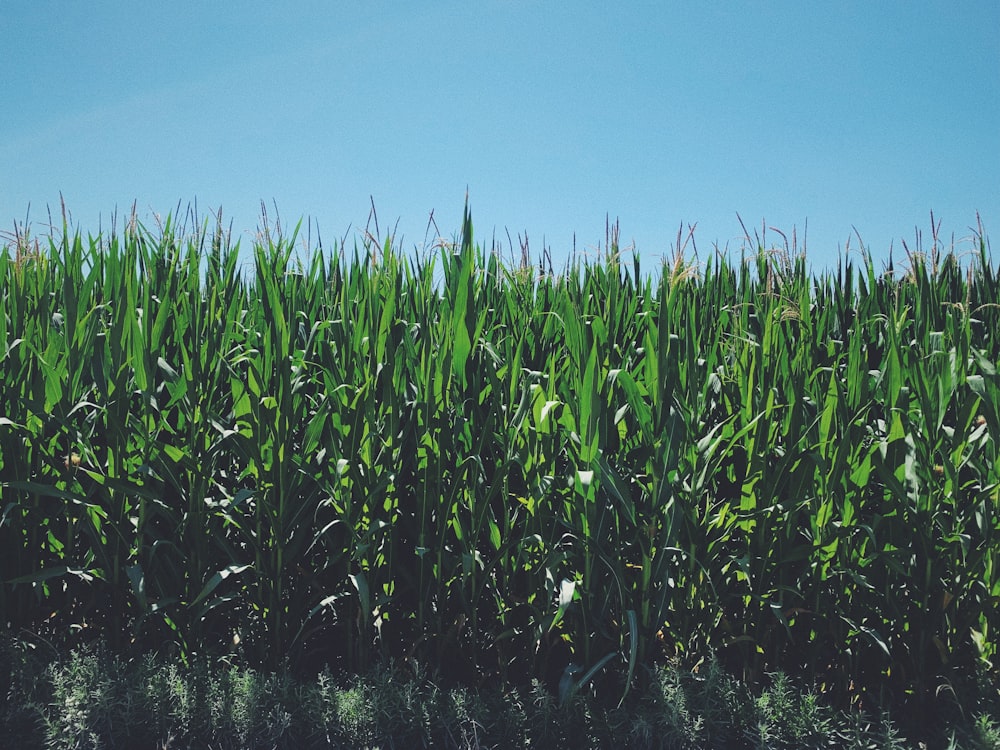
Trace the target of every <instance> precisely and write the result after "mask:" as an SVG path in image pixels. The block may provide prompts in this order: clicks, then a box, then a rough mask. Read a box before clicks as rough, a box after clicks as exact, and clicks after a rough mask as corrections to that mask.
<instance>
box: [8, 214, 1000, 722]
mask: <svg viewBox="0 0 1000 750" xmlns="http://www.w3.org/2000/svg"><path fill="white" fill-rule="evenodd" d="M64 230H65V228H64ZM295 246H296V235H295V234H293V235H292V237H290V238H288V239H286V238H282V237H280V236H277V237H276V236H273V235H272V234H271V233H270V232H265V233H264V234H263V236H261V237H260V238H259V239H258V241H257V242H256V243H254V245H253V247H252V248H251V249H250V252H249V255H248V256H247V257H249V258H251V259H252V270H250V271H248V272H247V273H245V274H242V273H241V271H240V266H239V259H240V257H241V255H240V251H239V248H238V247H236V246H234V245H231V244H230V243H229V241H228V238H227V237H226V235H225V233H224V232H223V231H222V229H221V227H216V228H215V229H214V231H211V232H210V231H209V230H208V227H207V225H206V226H203V227H202V228H201V229H198V230H196V231H194V232H189V233H186V234H185V233H183V232H180V231H178V229H177V227H176V226H175V225H174V224H173V223H172V222H171V221H168V222H167V223H166V224H165V225H164V226H163V227H162V228H161V229H160V230H159V231H158V232H157V233H155V234H154V233H152V232H150V231H147V230H146V229H144V228H143V227H141V226H139V225H137V224H136V223H134V222H130V223H129V225H128V226H127V227H126V229H125V230H124V232H123V233H122V234H121V235H115V236H110V237H104V236H98V237H89V238H87V240H84V239H83V238H82V237H81V236H80V235H79V234H77V235H71V234H69V233H68V232H67V231H64V232H63V234H62V235H53V236H52V237H50V238H49V240H48V244H47V246H46V247H44V248H43V247H42V246H41V245H35V246H33V249H32V248H30V247H29V248H27V249H26V247H25V246H22V243H20V241H19V242H18V243H17V244H16V245H14V246H11V247H5V248H4V250H3V252H0V278H2V280H3V283H2V285H0V361H2V366H3V378H2V380H0V508H2V515H0V571H2V574H0V578H2V583H0V619H2V622H3V623H4V625H5V627H7V628H8V629H9V630H11V631H12V632H28V633H33V634H35V635H36V636H38V637H44V638H49V639H54V640H56V641H58V642H65V641H69V642H73V643H77V642H89V641H101V642H106V643H108V644H109V645H110V646H111V648H112V650H113V652H115V653H125V654H129V653H133V654H138V653H145V652H149V651H151V650H155V651H158V652H162V653H164V654H166V655H177V656H179V657H180V658H181V659H182V660H183V661H185V662H186V663H188V664H191V665H195V664H197V663H198V659H199V658H202V657H204V656H206V655H220V654H229V655H230V656H231V657H232V658H233V659H234V660H235V662H234V663H236V662H238V663H241V664H250V665H253V666H255V667H257V668H261V669H263V670H264V672H263V673H266V674H271V673H275V672H276V671H277V670H278V668H279V667H281V666H283V665H290V666H291V667H293V668H294V669H296V670H298V671H300V672H301V673H315V672H317V671H319V670H320V669H321V668H322V667H323V666H324V665H326V666H329V667H331V668H333V669H335V670H340V669H346V670H348V671H351V672H355V673H364V672H366V671H367V670H369V669H370V668H372V667H373V666H374V665H376V664H379V663H385V662H386V661H388V660H396V661H399V662H404V661H405V662H406V663H413V664H416V665H418V666H419V668H420V669H426V670H429V672H430V673H431V674H433V675H437V676H440V677H441V678H442V679H443V680H445V682H446V683H447V684H452V683H454V684H466V685H475V684H483V683H486V682H488V681H497V682H499V683H500V684H502V685H507V686H528V685H531V684H532V681H533V680H534V681H536V682H537V684H539V685H542V686H544V690H545V692H546V694H547V695H550V696H552V697H553V698H554V699H555V700H556V703H557V704H560V705H562V706H564V707H565V708H566V709H567V710H571V708H572V706H573V705H574V701H575V700H576V698H577V697H579V696H581V695H585V696H588V697H590V698H595V699H597V700H598V701H599V702H600V705H603V706H605V707H606V709H607V710H609V711H611V710H613V709H614V708H615V707H616V706H618V705H624V702H625V701H626V700H627V698H628V696H629V693H630V691H631V690H633V689H636V688H638V687H648V685H649V681H650V679H651V678H650V675H651V674H653V671H652V668H653V667H655V666H656V665H657V664H662V663H663V662H665V661H667V660H675V661H676V662H677V663H678V664H680V665H683V666H684V667H685V668H688V669H691V668H694V667H695V666H696V665H698V664H699V663H701V662H703V660H704V659H706V658H707V657H708V656H709V655H711V654H713V653H714V654H718V658H719V660H720V662H721V663H722V664H723V665H724V666H725V667H726V669H727V670H728V671H730V672H732V673H734V674H738V675H740V676H741V677H743V678H746V679H747V681H748V682H750V683H751V684H763V683H764V680H765V675H767V674H769V673H782V674H787V675H790V676H794V677H795V678H796V679H801V680H803V681H804V682H805V683H806V684H810V685H815V686H817V688H818V689H820V690H822V691H823V692H824V694H826V695H828V696H830V698H831V700H832V701H833V702H834V704H836V705H840V706H854V707H859V708H865V709H868V710H875V709H877V708H880V707H884V706H892V705H897V706H903V705H905V706H908V707H909V708H910V709H911V710H915V711H919V712H920V715H922V716H926V717H928V721H930V720H932V717H933V716H934V715H935V713H934V712H935V711H947V710H950V709H949V708H948V706H949V704H948V701H949V698H948V696H949V695H954V694H955V693H956V691H958V690H960V688H961V685H962V684H963V683H966V682H970V681H975V680H976V679H978V678H979V677H980V676H981V675H984V674H985V675H993V674H994V662H995V658H996V648H997V635H996V634H997V627H998V625H1000V623H998V620H997V618H998V615H997V612H998V609H997V607H996V602H997V601H998V597H1000V566H998V562H997V552H998V537H997V530H998V520H997V504H998V500H1000V456H998V452H997V439H998V435H1000V375H998V374H997V364H998V362H1000V345H998V339H997V333H996V332H997V331H998V330H1000V308H998V302H1000V289H998V280H997V275H996V273H995V272H994V270H993V269H992V267H991V265H990V258H989V257H988V254H987V250H986V242H985V239H984V238H982V237H980V238H979V254H978V256H977V257H975V258H973V259H972V260H971V261H970V262H968V263H967V265H966V266H965V267H962V266H960V265H959V263H958V260H957V258H956V257H955V256H954V255H952V254H939V253H938V246H937V244H935V247H934V248H933V250H932V251H931V253H930V254H929V255H927V256H924V255H920V254H917V253H914V254H911V255H910V257H909V268H908V269H907V272H906V274H905V275H901V276H897V275H894V274H891V273H886V274H878V273H876V271H875V268H874V264H873V262H872V260H871V258H870V257H868V256H867V255H863V256H862V260H861V264H860V265H859V266H855V265H854V264H853V263H852V262H851V261H849V260H844V261H842V262H841V264H840V266H839V268H838V269H837V270H836V271H835V272H828V273H825V274H822V275H819V276H812V275H810V274H809V272H808V271H807V268H806V264H805V261H804V259H803V258H801V257H793V256H792V255H791V253H790V252H789V251H788V248H787V247H786V248H784V250H780V249H779V251H777V252H776V251H774V250H773V249H769V248H765V247H763V246H759V247H757V248H755V252H753V253H751V254H749V255H748V256H747V257H746V258H744V259H742V260H741V261H740V262H738V263H735V264H732V263H730V262H729V261H728V260H726V259H722V258H721V257H717V256H716V257H712V258H710V259H709V260H708V261H707V262H706V263H705V264H704V266H703V267H701V268H700V269H698V268H695V267H693V266H688V265H686V264H685V262H684V259H683V258H681V257H680V256H678V257H677V258H675V259H674V261H673V262H671V263H664V264H662V265H661V267H660V268H659V269H658V270H659V276H658V277H656V276H653V275H650V274H648V273H644V272H642V271H641V269H640V264H639V260H638V258H635V259H634V260H633V262H632V263H631V264H630V263H627V262H625V260H624V258H623V254H622V253H621V252H620V251H619V248H618V247H617V243H616V242H615V241H611V242H610V243H609V247H607V248H606V251H607V252H606V253H605V254H604V255H602V256H601V257H599V258H597V259H596V260H593V261H589V262H586V263H581V262H580V261H579V260H578V259H576V258H574V259H572V260H571V262H570V263H569V264H568V266H567V267H566V268H565V269H564V271H563V272H562V273H561V274H555V273H552V271H551V269H549V270H548V272H545V271H544V269H539V268H536V267H534V266H533V265H531V264H530V263H528V262H527V260H526V259H525V260H524V261H523V262H522V263H521V264H520V265H508V264H505V263H504V262H502V261H501V259H500V257H499V252H498V251H497V250H494V251H492V252H486V251H484V250H483V249H482V248H481V247H480V246H478V245H476V244H474V242H473V235H472V222H471V217H470V215H469V213H468V211H467V212H466V215H465V219H464V221H463V227H462V233H461V235H460V237H459V238H458V241H457V242H455V243H442V244H441V245H440V246H439V247H438V248H437V249H436V250H435V252H433V253H431V254H429V255H426V256H423V257H408V256H405V255H403V254H401V253H400V252H399V251H398V250H397V249H396V248H394V247H393V246H392V245H391V243H389V242H386V243H385V244H384V245H382V246H379V245H378V244H377V243H375V242H370V243H368V244H365V245H364V246H363V247H361V248H359V247H357V246H356V247H355V248H354V249H353V252H351V251H349V250H347V249H346V248H343V247H338V248H335V249H334V251H333V253H331V254H330V255H327V254H324V253H323V252H321V251H320V252H314V253H311V254H308V255H306V256H305V257H304V258H303V257H300V256H299V255H297V254H296V252H295ZM86 679H88V678H87V677H86V675H85V674H82V673H81V674H79V675H77V676H76V677H74V678H73V680H70V681H69V682H68V683H67V686H68V687H67V689H68V690H69V693H68V694H67V695H70V694H72V692H73V690H76V689H77V688H75V687H72V686H73V685H78V684H84V683H85V682H86ZM80 681H83V682H80ZM87 684H88V687H87V689H88V690H90V689H93V690H95V691H97V692H98V693H100V691H101V690H103V688H102V687H101V686H100V685H89V683H87ZM226 689H227V690H230V691H231V692H233V691H235V692H233V695H236V694H237V693H238V694H239V695H240V696H242V697H241V698H240V700H242V701H243V703H240V702H239V701H236V702H233V701H229V703H228V704H227V705H230V706H231V707H232V710H233V711H234V712H235V711H236V708H238V707H240V706H242V707H243V708H241V709H240V710H242V711H243V712H244V713H243V714H241V715H240V716H242V718H240V716H236V715H235V713H234V714H232V715H231V721H232V722H234V723H233V724H232V726H231V727H230V730H229V731H231V732H232V734H233V735H234V736H241V733H245V731H247V730H246V726H247V725H246V722H247V721H249V720H250V717H251V716H253V715H255V714H256V713H259V711H260V710H261V709H260V708H259V706H258V705H257V703H256V701H258V699H259V696H256V694H254V693H253V691H252V690H250V688H249V687H248V686H245V685H244V686H242V687H241V686H238V685H235V684H234V685H231V686H229V687H228V688H226ZM162 690H163V691H165V692H164V695H165V696H166V695H169V696H170V698H169V701H168V702H171V701H172V702H173V703H178V702H183V701H187V700H192V698H191V697H190V696H188V697H185V696H184V695H181V694H179V693H173V692H171V689H170V688H169V686H168V685H164V686H162ZM227 695H228V694H227ZM774 695H775V698H774V700H777V695H778V694H777V693H775V694H774ZM204 698H205V696H202V695H199V696H196V699H197V701H202V700H204ZM60 700H62V699H60ZM671 705H675V704H671ZM675 708H676V705H675ZM267 710H269V711H275V712H277V713H276V714H275V716H279V717H280V715H281V711H282V710H284V709H281V708H280V707H276V706H271V707H269V708H267ZM345 710H347V709H345ZM449 710H452V711H455V712H457V713H461V712H462V711H463V710H465V709H463V708H462V707H461V706H452V707H451V708H450V709H449ZM672 710H673V709H672ZM676 710H678V711H680V710H681V709H680V708H676ZM805 710H806V708H805V707H802V706H797V707H795V711H797V712H800V713H801V712H803V711H805ZM68 715H69V712H67V716H68ZM77 719H78V720H79V721H80V722H83V723H85V722H86V716H84V715H82V714H81V715H80V716H79V717H77ZM77 719H74V720H77ZM275 721H276V725H280V724H281V721H280V720H278V719H275ZM677 721H678V722H680V724H681V725H683V726H684V727H686V729H684V731H688V730H690V731H691V732H694V734H691V735H687V734H681V735H678V737H679V738H682V739H683V740H684V741H689V742H695V741H696V740H697V737H698V736H700V735H698V731H700V730H697V727H694V725H689V724H688V720H687V719H686V718H685V717H684V714H683V712H682V713H679V714H678V715H677ZM241 722H242V723H241ZM778 725H780V726H782V727H784V728H785V729H787V728H788V724H787V722H778V723H777V724H775V726H778ZM422 726H423V725H420V724H418V725H416V726H414V727H410V728H409V729H407V731H413V732H414V733H416V734H418V735H419V734H420V733H421V732H424V731H425V729H422V728H421V727H422ZM359 731H360V730H359ZM678 731H680V730H678ZM768 731H770V730H768ZM984 731H985V730H984ZM421 736H422V735H421ZM678 741H680V739H679V740H678ZM697 741H700V740H697Z"/></svg>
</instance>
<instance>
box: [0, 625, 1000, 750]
mask: <svg viewBox="0 0 1000 750" xmlns="http://www.w3.org/2000/svg"><path fill="white" fill-rule="evenodd" d="M0 654H2V655H0V664H2V666H3V672H4V677H9V682H8V683H7V684H8V685H9V687H8V689H7V691H6V693H5V694H4V696H3V697H4V702H3V703H2V704H0V731H2V732H3V734H4V736H5V737H8V738H17V747H18V748H23V749H24V750H32V749H33V748H39V749H41V748H46V749H49V750H55V749H59V750H77V749H79V748H94V749H95V750H96V749H97V748H171V749H172V750H183V749H185V748H216V749H218V750H230V749H231V750H249V749H251V748H302V749H303V750H309V749H311V748H316V749H317V750H318V749H319V748H340V749H344V750H346V749H348V748H358V749H361V748H393V747H396V748H419V747H435V748H462V749H466V748H467V749H470V750H471V749H473V748H476V749H478V748H510V749H512V750H514V749H516V748H534V747H581V748H582V747H586V748H601V747H607V748H622V749H625V748H636V749H639V748H643V749H646V748H649V749H652V748H685V749H687V748H692V749H696V748H705V749H706V750H716V749H719V750H724V749H726V748H733V749H734V750H735V749H737V748H739V749H746V750H751V749H755V750H756V749H758V748H759V749H761V750H763V749H764V748H767V749H769V750H770V749H774V750H777V749H778V748H796V749H799V748H841V749H843V750H849V749H855V748H856V749H857V750H862V749H867V748H884V749H886V750H888V749H889V748H909V747H917V746H918V745H919V743H921V742H923V743H925V744H924V745H922V746H926V747H945V746H947V747H952V748H956V750H957V749H958V748H967V749H969V750H972V749H976V750H984V749H986V748H997V747H1000V730H998V726H1000V724H998V720H997V719H998V716H1000V714H998V713H997V707H998V705H1000V704H998V702H997V694H996V693H995V692H994V693H993V694H992V695H991V696H990V702H989V703H981V704H977V705H976V710H975V711H974V712H972V713H970V714H968V715H965V716H962V715H961V714H956V717H955V719H956V720H955V721H954V722H952V723H949V724H947V725H941V726H938V727H920V730H921V731H920V732H919V733H918V734H916V735H912V734H911V735H910V736H907V735H906V734H905V732H906V731H907V730H909V731H911V732H912V731H913V730H914V728H915V727H914V724H913V722H912V721H910V717H901V718H902V719H903V721H902V722H901V723H896V722H894V721H893V720H892V719H891V718H890V717H889V716H886V715H880V716H871V715H866V714H865V713H863V712H858V711H847V712H845V711H840V710H837V709H835V708H833V707H831V706H829V705H828V704H827V703H825V702H824V700H823V697H822V696H821V695H819V694H817V693H816V692H814V691H812V690H809V689H807V688H806V687H804V686H802V685H799V684H796V683H795V682H794V681H793V680H791V679H790V678H789V677H787V676H786V675H784V674H781V673H778V674H774V675H771V676H770V677H769V679H768V680H767V681H766V684H764V685H762V686H758V687H757V688H754V689H751V687H750V686H748V685H746V684H744V683H741V682H740V681H738V680H736V679H735V678H733V677H731V676H730V675H728V674H726V673H725V672H724V670H722V669H721V667H720V666H719V665H718V664H717V663H715V662H707V663H706V664H705V665H703V667H702V668H701V669H699V670H698V671H697V672H694V673H693V672H691V671H690V670H685V669H679V668H676V667H671V666H660V667H657V668H656V669H654V670H653V672H652V674H651V679H650V680H649V681H648V683H647V686H646V687H645V688H644V689H643V690H642V691H639V692H636V693H633V695H632V696H631V697H630V700H629V701H627V702H626V703H625V704H623V705H622V706H616V705H608V703H607V702H606V701H602V700H600V699H599V698H598V697H597V696H595V695H594V694H592V693H588V692H583V693H580V694H578V695H576V696H575V697H574V698H573V699H572V700H571V701H570V702H569V703H567V704H565V705H560V703H559V701H558V699H557V697H556V696H553V695H552V694H551V693H550V692H549V691H547V690H546V689H545V688H544V687H543V686H541V685H539V684H537V683H536V684H534V685H533V686H527V687H525V688H520V689H507V690H504V689H501V688H500V687H494V688H484V689H479V690H474V689H470V688H467V687H461V686H452V687H450V688H446V687H443V686H442V685H441V683H440V681H438V680H435V679H433V675H429V674H427V673H426V672H425V671H424V670H422V669H421V668H419V667H417V668H414V667H412V666H411V665H401V664H397V665H385V666H383V667H380V668H377V669H374V670H372V671H371V672H369V673H367V674H365V675H361V676H357V675H356V676H353V677H351V676H346V675H339V676H335V675H333V674H331V673H330V672H329V671H327V670H324V671H321V672H320V673H319V674H317V675H316V676H315V677H314V678H311V679H308V680H304V679H300V678H299V679H296V678H293V677H291V676H290V675H288V674H287V673H281V674H270V673H264V672H260V671H257V670H254V669H250V668H247V667H240V666H237V665H234V664H230V663H227V662H226V661H209V660H199V661H197V662H195V663H193V664H188V665H185V664H183V663H181V662H179V661H168V660H164V659H162V658H160V657H156V656H153V655H147V656H145V657H142V658H137V659H132V660H123V659H121V658H120V657H116V656H113V655H111V654H109V653H108V652H107V651H106V650H103V649H95V648H89V649H84V650H74V651H72V652H70V653H67V654H63V655H61V656H57V655H56V654H55V653H53V652H50V651H49V650H48V649H47V648H46V647H43V646H38V645H37V644H36V645H34V646H32V645H29V644H28V643H26V642H24V641H15V640H12V639H9V638H8V639H6V640H5V642H4V644H3V649H2V652H0ZM978 697H979V699H981V700H982V699H984V697H985V694H983V695H980V696H978ZM970 705H971V704H970Z"/></svg>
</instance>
